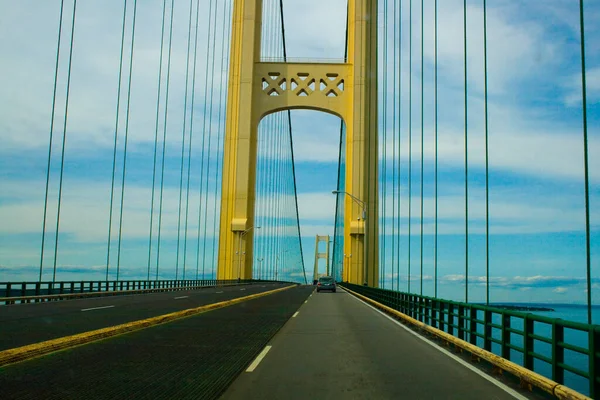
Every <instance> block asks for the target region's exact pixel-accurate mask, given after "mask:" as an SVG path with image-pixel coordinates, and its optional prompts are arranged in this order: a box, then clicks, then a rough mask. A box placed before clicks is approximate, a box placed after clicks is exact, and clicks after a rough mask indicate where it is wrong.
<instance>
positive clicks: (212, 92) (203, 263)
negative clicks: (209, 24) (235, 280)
mask: <svg viewBox="0 0 600 400" xmlns="http://www.w3.org/2000/svg"><path fill="white" fill-rule="evenodd" d="M218 13H219V3H218V2H217V4H216V5H215V14H214V24H213V34H212V39H213V43H212V54H213V57H212V67H211V72H210V80H211V82H212V83H211V88H210V112H209V115H210V121H212V118H213V103H214V102H213V98H214V95H215V84H214V81H215V79H214V78H215V59H216V58H217V57H216V42H217V40H216V38H217V15H218ZM212 136H213V129H212V124H211V129H210V130H209V131H208V144H207V146H206V147H207V148H208V159H207V161H206V196H204V234H203V236H204V242H203V249H202V276H204V266H205V265H206V232H207V227H208V184H209V176H210V170H211V168H210V160H211V156H212V153H213V152H212V151H211V143H212ZM202 178H203V177H200V179H202ZM215 201H216V199H215Z"/></svg>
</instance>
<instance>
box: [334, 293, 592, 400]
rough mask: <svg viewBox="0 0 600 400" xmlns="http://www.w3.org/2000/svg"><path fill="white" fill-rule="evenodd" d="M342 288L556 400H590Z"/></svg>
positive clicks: (490, 353) (492, 354)
mask: <svg viewBox="0 0 600 400" xmlns="http://www.w3.org/2000/svg"><path fill="white" fill-rule="evenodd" d="M342 287H343V286H342ZM343 288H344V290H346V291H347V292H348V293H350V294H352V295H354V296H356V297H358V298H359V299H361V300H364V301H366V302H367V303H370V304H372V305H374V306H375V307H377V308H379V309H381V310H383V311H385V312H387V313H389V314H392V315H395V316H397V317H399V318H400V319H402V320H403V321H405V322H408V323H410V324H411V325H413V326H416V327H417V328H419V329H422V330H424V331H426V332H429V333H431V334H432V335H435V336H437V337H438V338H440V339H442V340H444V341H446V342H448V343H452V344H453V345H455V346H457V347H458V348H460V349H463V350H466V351H468V352H469V353H471V354H473V355H474V356H476V357H479V358H481V359H483V360H486V361H487V362H489V363H490V364H492V365H493V366H495V367H496V368H498V369H499V370H501V371H506V372H509V373H511V374H513V375H514V376H516V377H518V378H520V379H521V381H522V382H527V383H529V384H531V385H533V386H535V387H537V388H539V389H541V390H543V391H544V392H546V393H549V394H551V395H553V396H554V397H556V398H558V399H569V400H591V398H590V397H587V396H585V395H584V394H581V393H579V392H577V391H575V390H573V389H571V388H569V387H567V386H564V385H561V384H560V383H558V382H554V381H553V380H551V379H548V378H546V377H545V376H542V375H540V374H537V373H535V372H533V371H531V370H529V369H527V368H524V367H522V366H520V365H518V364H515V363H514V362H512V361H509V360H506V359H504V358H502V357H500V356H497V355H496V354H494V353H492V352H489V351H487V350H484V349H482V348H480V347H477V346H475V345H474V344H471V343H469V342H466V341H464V340H462V339H459V338H457V337H454V336H452V335H451V334H449V333H446V332H444V331H441V330H439V329H437V328H434V327H432V326H429V325H427V324H425V323H423V322H421V321H419V320H416V319H414V318H412V317H410V316H408V315H406V314H404V313H401V312H400V311H397V310H394V309H393V308H391V307H388V306H386V305H384V304H381V303H379V302H377V301H375V300H372V299H370V298H368V297H366V296H363V295H362V294H359V293H356V292H355V291H353V290H350V289H348V288H346V287H343Z"/></svg>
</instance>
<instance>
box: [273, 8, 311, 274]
mask: <svg viewBox="0 0 600 400" xmlns="http://www.w3.org/2000/svg"><path fill="white" fill-rule="evenodd" d="M279 11H280V14H281V38H282V39H281V40H282V42H283V61H284V62H287V49H286V42H285V22H284V18H283V0H279ZM287 123H288V127H289V135H290V156H291V163H292V177H293V180H294V199H295V200H294V201H295V209H296V222H297V226H298V243H299V247H300V260H301V265H302V271H303V273H304V283H305V284H306V283H307V280H306V269H305V265H304V251H303V249H302V236H301V233H300V211H299V210H298V187H297V184H296V166H295V162H294V139H293V136H292V113H291V111H290V110H288V111H287Z"/></svg>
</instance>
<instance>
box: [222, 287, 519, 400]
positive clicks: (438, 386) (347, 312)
mask: <svg viewBox="0 0 600 400" xmlns="http://www.w3.org/2000/svg"><path fill="white" fill-rule="evenodd" d="M268 345H269V346H272V347H271V348H270V350H269V351H268V352H267V353H266V355H265V350H263V352H261V355H264V357H263V358H262V359H261V360H260V362H258V361H259V359H260V358H261V357H260V355H259V357H257V359H256V360H255V361H254V362H253V363H252V364H251V365H250V367H251V368H249V369H250V370H251V369H252V367H253V368H254V370H253V371H252V372H248V369H247V370H246V371H245V372H242V374H241V375H240V376H239V377H238V378H237V379H236V380H235V381H234V382H233V384H232V385H231V386H230V387H229V388H228V390H227V391H226V392H225V393H224V395H223V397H222V399H228V400H232V399H290V400H292V399H460V400H468V399H514V398H515V396H514V395H513V394H510V393H509V392H507V391H505V390H503V389H501V388H500V387H498V386H496V385H495V384H494V383H492V382H490V381H489V380H487V379H486V378H484V377H483V376H482V375H483V373H481V374H482V375H480V374H478V373H477V372H474V371H473V370H471V369H469V368H468V367H466V366H465V365H462V364H460V363H459V362H458V361H456V360H455V359H453V358H451V357H449V356H448V355H446V354H444V353H443V352H441V351H440V350H438V349H437V348H435V347H433V346H432V345H431V344H429V343H427V342H425V341H424V340H423V339H421V338H420V337H417V336H416V335H414V334H413V333H411V332H409V331H408V330H407V329H406V328H404V327H402V326H400V325H399V324H398V323H397V322H395V321H392V320H391V319H390V318H388V317H386V316H384V315H383V314H381V313H379V312H377V311H375V310H374V309H373V308H371V307H370V306H367V305H366V304H365V303H363V302H361V301H360V300H358V299H356V298H355V297H353V296H352V295H350V294H348V293H347V292H345V291H343V290H338V291H337V293H329V292H324V293H323V292H322V293H318V294H317V293H316V292H315V293H313V294H312V296H311V297H309V299H308V300H307V302H306V303H305V304H303V305H302V307H300V309H299V310H298V313H297V314H295V315H294V316H293V317H292V318H291V319H290V321H289V322H288V323H287V324H286V325H285V326H284V327H283V328H282V329H281V330H280V331H279V333H278V334H277V335H276V336H275V337H274V338H273V340H271V341H270V342H269V344H268ZM265 349H266V347H265ZM257 362H258V364H257ZM487 378H488V379H492V380H494V378H490V377H487ZM508 390H509V391H510V390H511V389H508ZM515 394H516V393H515ZM516 396H517V397H516V398H523V397H519V394H516Z"/></svg>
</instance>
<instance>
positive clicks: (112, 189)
mask: <svg viewBox="0 0 600 400" xmlns="http://www.w3.org/2000/svg"><path fill="white" fill-rule="evenodd" d="M127 3H128V1H127V0H125V1H124V2H123V23H122V28H121V51H120V53H121V55H120V58H119V60H120V61H119V79H118V84H117V105H116V111H115V136H114V142H113V163H112V164H113V165H112V178H111V183H110V207H109V211H108V238H107V243H106V279H105V280H107V281H108V269H109V265H110V247H111V242H112V241H111V235H112V220H113V203H114V195H115V176H116V172H117V139H118V137H119V116H120V109H121V83H122V80H123V79H122V77H123V58H124V54H125V25H126V19H127Z"/></svg>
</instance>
